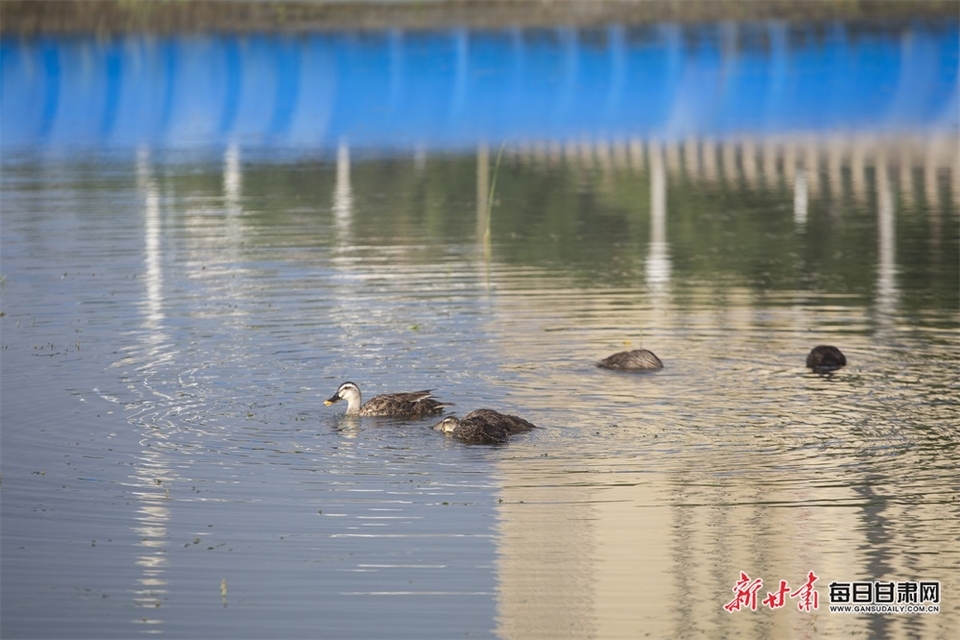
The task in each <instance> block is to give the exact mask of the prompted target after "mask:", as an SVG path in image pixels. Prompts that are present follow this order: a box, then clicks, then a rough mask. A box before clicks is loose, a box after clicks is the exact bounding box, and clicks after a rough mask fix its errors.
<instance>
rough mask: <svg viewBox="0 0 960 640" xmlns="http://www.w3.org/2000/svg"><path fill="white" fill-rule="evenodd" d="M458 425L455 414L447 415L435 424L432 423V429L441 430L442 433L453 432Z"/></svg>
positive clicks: (458, 421)
mask: <svg viewBox="0 0 960 640" xmlns="http://www.w3.org/2000/svg"><path fill="white" fill-rule="evenodd" d="M458 426H460V419H459V418H457V417H456V416H447V417H446V418H444V419H443V420H441V421H440V422H438V423H437V424H435V425H433V430H434V431H442V432H443V433H453V430H454V429H456V428H457V427H458Z"/></svg>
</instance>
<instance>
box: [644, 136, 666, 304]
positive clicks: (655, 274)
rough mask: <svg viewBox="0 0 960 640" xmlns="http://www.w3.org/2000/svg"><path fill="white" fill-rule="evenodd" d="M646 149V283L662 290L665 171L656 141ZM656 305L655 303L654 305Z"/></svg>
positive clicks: (663, 278)
mask: <svg viewBox="0 0 960 640" xmlns="http://www.w3.org/2000/svg"><path fill="white" fill-rule="evenodd" d="M649 152H650V158H649V161H650V251H649V253H648V254H647V264H646V270H645V274H646V281H647V287H648V288H649V289H650V290H651V291H654V292H662V290H663V288H664V286H665V285H666V284H667V283H668V282H669V281H670V255H669V250H668V245H667V173H666V170H665V168H664V166H663V152H662V150H661V148H660V145H659V143H656V142H651V143H650V145H649ZM657 306H659V305H657Z"/></svg>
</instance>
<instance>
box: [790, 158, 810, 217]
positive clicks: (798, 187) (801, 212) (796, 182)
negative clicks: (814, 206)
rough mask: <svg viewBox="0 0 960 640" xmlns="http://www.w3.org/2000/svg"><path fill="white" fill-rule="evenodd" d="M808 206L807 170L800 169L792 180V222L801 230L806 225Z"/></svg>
mask: <svg viewBox="0 0 960 640" xmlns="http://www.w3.org/2000/svg"><path fill="white" fill-rule="evenodd" d="M808 206H809V194H808V191H807V170H806V169H803V168H801V169H799V170H798V171H797V175H796V176H795V177H794V179H793V222H794V224H796V225H797V227H800V228H801V229H802V228H803V227H805V226H806V225H807V208H808Z"/></svg>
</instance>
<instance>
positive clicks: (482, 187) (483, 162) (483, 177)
mask: <svg viewBox="0 0 960 640" xmlns="http://www.w3.org/2000/svg"><path fill="white" fill-rule="evenodd" d="M489 197H490V148H489V147H488V146H487V145H486V144H480V145H478V146H477V239H478V240H479V241H480V242H483V243H486V242H488V241H489V238H488V236H487V234H488V231H489V226H488V225H489V222H490V221H489V219H488V214H489V200H488V198H489Z"/></svg>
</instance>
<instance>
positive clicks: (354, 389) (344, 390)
mask: <svg viewBox="0 0 960 640" xmlns="http://www.w3.org/2000/svg"><path fill="white" fill-rule="evenodd" d="M341 400H346V401H347V404H349V405H353V404H355V403H358V402H359V401H360V387H358V386H357V385H356V384H354V383H352V382H344V383H343V384H342V385H340V387H339V388H338V389H337V392H336V393H335V394H333V395H332V396H330V397H329V398H327V399H326V400H324V401H323V404H325V405H327V406H328V407H329V406H330V405H331V404H333V403H334V402H340V401H341Z"/></svg>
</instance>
